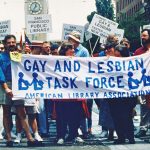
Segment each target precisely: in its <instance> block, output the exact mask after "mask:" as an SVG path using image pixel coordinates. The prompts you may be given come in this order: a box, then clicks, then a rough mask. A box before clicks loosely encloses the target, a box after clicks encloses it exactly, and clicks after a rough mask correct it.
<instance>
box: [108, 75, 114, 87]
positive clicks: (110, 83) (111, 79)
mask: <svg viewBox="0 0 150 150" xmlns="http://www.w3.org/2000/svg"><path fill="white" fill-rule="evenodd" d="M114 80H115V79H114V77H110V78H109V79H108V84H109V86H110V87H111V88H113V87H115V83H112V82H113V81H114Z"/></svg>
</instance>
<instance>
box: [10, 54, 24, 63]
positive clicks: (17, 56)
mask: <svg viewBox="0 0 150 150" xmlns="http://www.w3.org/2000/svg"><path fill="white" fill-rule="evenodd" d="M21 58H22V53H19V52H10V59H11V60H12V61H15V62H21Z"/></svg>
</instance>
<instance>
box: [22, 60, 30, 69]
mask: <svg viewBox="0 0 150 150" xmlns="http://www.w3.org/2000/svg"><path fill="white" fill-rule="evenodd" d="M27 64H28V65H27ZM29 64H31V62H30V60H25V61H24V69H25V70H26V71H30V70H31V66H30V65H29ZM27 66H28V67H27Z"/></svg>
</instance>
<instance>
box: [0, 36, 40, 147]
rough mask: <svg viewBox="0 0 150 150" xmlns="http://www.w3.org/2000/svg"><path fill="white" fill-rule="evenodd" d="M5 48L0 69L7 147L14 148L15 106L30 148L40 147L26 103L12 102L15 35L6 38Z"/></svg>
mask: <svg viewBox="0 0 150 150" xmlns="http://www.w3.org/2000/svg"><path fill="white" fill-rule="evenodd" d="M4 47H5V51H4V53H2V54H1V55H0V68H1V69H2V72H1V81H0V84H1V90H0V92H1V94H0V104H2V107H3V124H4V129H5V132H6V140H7V141H6V146H8V147H12V146H13V141H12V138H11V128H12V127H11V122H12V118H11V107H12V105H14V106H15V108H16V112H17V115H18V117H19V120H20V122H21V125H22V127H23V128H24V130H25V133H26V136H27V139H28V141H27V144H28V146H35V145H36V146H38V143H37V142H36V141H34V139H33V137H32V135H31V133H30V130H29V125H28V121H27V118H26V112H25V109H24V101H23V100H16V101H12V97H13V93H12V90H11V86H12V85H11V84H12V79H11V63H10V62H11V60H10V52H12V51H17V47H16V37H15V36H14V35H7V36H6V37H5V38H4Z"/></svg>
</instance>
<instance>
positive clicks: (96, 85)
mask: <svg viewBox="0 0 150 150" xmlns="http://www.w3.org/2000/svg"><path fill="white" fill-rule="evenodd" d="M93 84H94V88H99V85H100V83H99V80H98V78H94V79H93Z"/></svg>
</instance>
